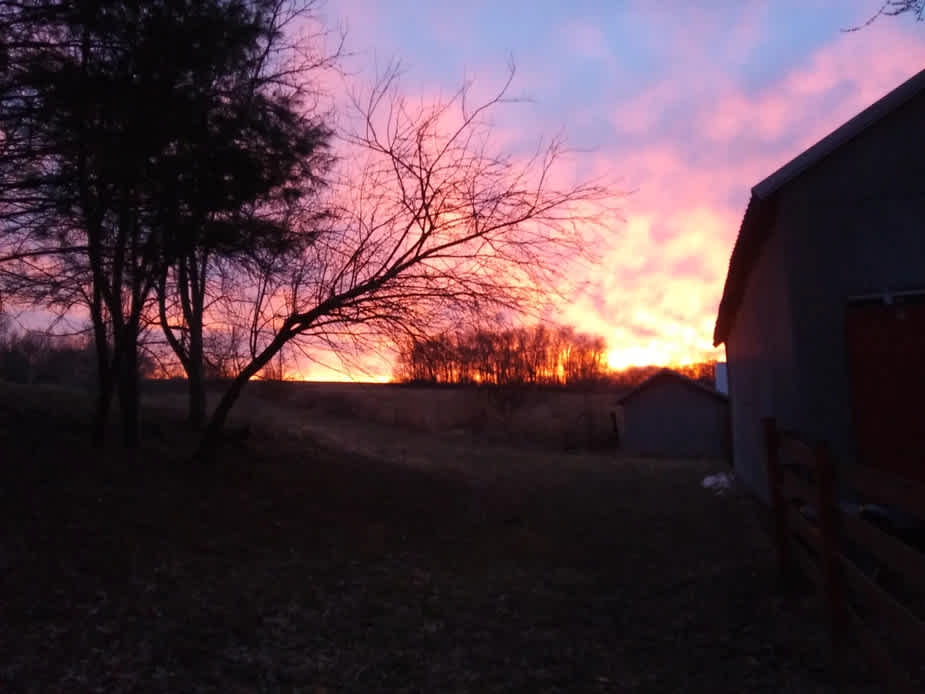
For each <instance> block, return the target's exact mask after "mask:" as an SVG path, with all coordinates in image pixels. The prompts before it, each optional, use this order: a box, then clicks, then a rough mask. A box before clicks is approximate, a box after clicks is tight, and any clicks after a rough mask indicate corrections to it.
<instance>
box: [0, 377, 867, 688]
mask: <svg viewBox="0 0 925 694" xmlns="http://www.w3.org/2000/svg"><path fill="white" fill-rule="evenodd" d="M0 394H2V399H0V446H2V449H0V450H2V451H3V454H2V464H0V466H2V476H0V494H2V497H0V625H2V626H0V690H2V691H4V692H6V691H10V692H20V691H36V692H54V691H74V692H85V691H101V692H130V691H131V692H149V691H154V692H156V691H210V692H252V691H266V692H297V691H298V692H339V691H354V692H377V691H383V692H384V691H409V692H411V691H423V692H436V691H458V692H465V691H471V692H491V691H589V692H624V691H625V692H686V691H690V692H700V691H713V692H736V693H738V692H835V691H875V690H874V689H870V690H868V689H864V688H863V687H861V686H857V685H855V684H854V683H853V682H852V683H848V682H842V683H841V684H838V683H836V682H835V681H834V680H833V678H832V676H831V674H830V671H829V669H828V667H827V665H826V663H827V658H828V656H827V655H826V653H827V650H826V639H825V633H824V631H823V629H822V627H821V626H820V625H821V623H822V621H821V620H820V619H819V616H820V615H819V614H818V612H817V610H816V608H815V607H814V606H813V605H814V603H813V602H812V601H811V600H809V599H804V600H802V601H798V600H788V601H782V600H781V599H780V598H778V597H776V595H775V594H774V593H773V585H774V567H773V563H772V556H771V552H770V547H769V544H768V540H767V538H766V537H765V536H764V534H763V532H762V531H761V530H760V529H759V527H758V524H757V521H756V517H755V515H754V512H753V510H752V509H751V508H750V507H749V506H748V505H747V503H746V502H745V501H743V500H741V499H739V498H737V497H736V496H734V495H727V496H722V497H717V496H714V495H713V494H712V493H711V492H709V491H707V490H705V489H703V488H702V487H701V486H700V481H701V479H702V478H703V476H704V475H705V474H708V473H709V472H713V471H715V470H716V467H715V466H713V465H709V464H704V463H691V462H683V463H682V462H673V461H649V462H638V461H637V462H632V461H620V460H616V459H614V458H613V457H608V456H603V455H598V456H592V455H573V456H566V457H563V461H565V464H568V461H571V467H570V468H569V469H562V466H561V465H560V466H558V467H557V468H556V470H555V471H554V470H553V468H552V467H550V466H549V465H548V464H545V465H544V464H542V461H541V460H540V459H539V454H537V455H538V458H537V461H538V465H537V470H538V473H537V474H527V473H526V472H524V468H523V466H513V467H512V468H511V472H510V474H505V473H504V472H503V471H504V469H505V468H504V462H505V461H504V459H503V456H501V453H499V454H498V455H499V459H498V460H497V461H496V463H497V468H496V469H498V470H501V471H502V472H501V473H500V474H495V475H494V476H493V482H492V483H491V484H487V483H486V482H484V481H480V480H483V478H480V477H479V476H478V475H474V476H466V475H464V474H462V473H460V472H459V470H458V469H457V468H458V466H457V468H453V469H443V468H441V467H440V466H439V465H435V466H434V467H433V468H432V469H429V470H422V469H420V468H417V467H413V466H403V465H401V464H396V463H382V462H377V461H374V460H369V459H364V458H361V457H357V456H356V455H346V454H338V453H337V452H334V451H331V450H323V449H320V448H318V447H317V446H316V445H313V444H311V443H310V442H309V441H307V440H305V439H302V440H300V439H299V438H297V437H295V436H284V435H281V434H277V435H275V436H273V437H272V438H271V437H270V436H269V435H268V434H267V433H266V432H264V433H261V432H259V431H258V432H255V434H254V435H253V436H252V437H251V438H250V439H249V440H248V441H247V442H246V444H244V445H242V446H235V447H230V448H229V449H228V450H227V451H226V452H225V453H224V454H223V456H222V462H221V464H220V468H219V469H218V471H217V472H216V473H215V474H214V475H210V474H206V473H205V471H201V470H200V471H198V472H196V473H193V472H190V470H189V467H188V466H186V465H185V463H184V455H185V453H186V452H187V451H188V450H190V448H191V446H192V440H185V439H184V438H183V437H182V435H180V434H175V433H173V432H175V431H178V430H180V426H179V425H178V424H176V423H174V422H172V420H171V419H170V417H169V416H167V415H164V416H161V417H160V418H157V419H155V420H153V421H151V420H149V421H148V423H147V424H146V425H145V431H144V433H145V434H146V436H145V438H146V439H147V440H149V441H151V442H152V443H150V444H149V446H148V447H147V448H146V449H143V450H142V451H140V452H139V453H138V455H137V460H134V461H129V460H121V459H117V456H116V455H115V454H113V455H112V456H111V457H109V458H108V459H106V460H103V461H99V462H94V459H93V457H92V456H91V454H90V453H89V451H88V449H87V448H85V446H84V441H85V439H86V438H87V436H86V434H85V432H84V430H83V421H84V419H85V418H84V417H83V416H82V415H81V414H79V411H78V410H77V409H76V407H75V406H74V401H73V399H70V400H69V399H68V397H66V396H64V395H61V396H54V397H52V396H49V394H48V393H45V394H43V395H42V396H41V397H34V396H33V395H34V394H33V395H30V394H28V393H27V392H26V391H20V390H17V391H11V390H9V389H8V388H6V387H4V388H2V389H0ZM49 413H51V414H49ZM175 424H176V426H175ZM460 445H462V444H460ZM500 450H501V449H499V451H500ZM435 463H439V461H435ZM210 477H211V479H210ZM857 677H858V675H857V674H856V673H855V674H849V675H848V676H847V679H849V680H854V679H856V678H857Z"/></svg>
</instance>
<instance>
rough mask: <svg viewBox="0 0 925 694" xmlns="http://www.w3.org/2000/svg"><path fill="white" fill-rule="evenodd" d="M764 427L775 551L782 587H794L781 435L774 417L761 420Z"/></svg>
mask: <svg viewBox="0 0 925 694" xmlns="http://www.w3.org/2000/svg"><path fill="white" fill-rule="evenodd" d="M761 423H762V425H763V426H764V442H765V448H766V449H767V459H766V461H765V465H766V468H767V476H768V493H769V494H770V497H771V515H772V517H773V521H774V549H775V551H776V553H777V568H778V570H779V572H780V582H781V587H782V588H784V589H789V588H791V587H792V586H793V560H792V557H791V554H790V537H789V535H790V533H789V530H788V528H787V505H786V503H785V502H784V493H783V490H782V489H781V472H780V434H779V432H778V431H777V421H776V420H775V419H774V417H765V418H763V419H762V420H761Z"/></svg>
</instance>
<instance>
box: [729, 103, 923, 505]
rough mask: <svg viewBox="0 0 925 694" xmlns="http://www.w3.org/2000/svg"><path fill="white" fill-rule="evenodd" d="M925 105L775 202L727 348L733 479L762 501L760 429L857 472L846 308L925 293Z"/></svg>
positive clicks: (828, 161) (817, 169)
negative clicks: (769, 423)
mask: <svg viewBox="0 0 925 694" xmlns="http://www.w3.org/2000/svg"><path fill="white" fill-rule="evenodd" d="M923 122H925V94H920V95H918V96H917V97H915V98H914V99H912V100H911V101H910V102H908V103H907V104H906V105H904V106H903V107H901V108H899V109H897V110H896V111H895V112H893V113H892V114H890V115H889V116H887V117H886V118H884V119H883V120H881V121H880V122H879V123H878V124H876V125H874V126H872V127H871V128H870V129H868V130H867V131H865V132H864V133H863V134H862V135H861V136H859V137H858V138H856V139H854V140H852V141H850V142H848V143H846V144H845V145H843V146H842V147H841V148H839V149H838V150H836V151H835V152H833V153H832V154H830V155H829V156H828V157H827V158H825V159H824V160H822V161H821V162H819V163H818V164H816V165H815V166H814V167H812V168H810V169H809V170H808V171H806V172H804V173H803V174H802V175H800V176H798V177H797V178H795V179H794V180H793V181H791V182H789V183H787V184H786V185H785V186H784V187H783V188H782V189H781V190H780V191H778V193H777V195H778V216H777V220H776V224H775V228H774V230H773V232H772V235H771V236H770V238H769V240H768V241H767V242H766V243H765V246H764V248H763V249H762V252H761V254H760V257H759V260H758V262H756V264H755V266H754V268H753V269H752V272H751V273H750V275H749V279H748V282H747V286H746V291H745V294H744V296H743V300H742V302H741V304H740V306H739V308H738V311H737V312H736V316H735V319H734V322H733V325H732V328H731V330H730V332H729V335H728V337H727V340H726V354H727V362H728V364H729V366H728V368H729V381H730V399H731V404H732V419H733V452H734V460H735V468H736V472H737V474H738V475H739V476H740V478H742V480H743V481H744V482H745V483H746V484H748V486H749V487H751V488H752V489H753V490H754V491H755V492H756V493H757V494H758V495H759V496H761V497H763V498H765V499H767V485H766V480H765V475H764V469H763V461H764V451H763V446H762V439H761V430H760V424H759V422H760V419H761V417H763V416H775V417H777V418H778V420H779V422H780V424H781V426H783V427H785V428H792V429H796V430H799V431H801V432H805V433H806V434H809V435H810V436H812V437H815V438H817V439H820V440H824V441H827V442H829V443H830V444H831V446H832V449H833V452H834V454H835V456H836V460H837V461H839V462H842V463H844V462H848V463H850V462H853V461H854V460H855V455H856V454H855V441H854V435H853V430H852V409H851V392H850V378H849V368H848V360H847V350H846V344H845V310H846V305H847V299H848V297H849V296H852V295H858V294H867V293H874V292H881V291H883V290H885V289H888V290H892V291H902V290H904V289H918V288H922V287H925V228H923V220H925V196H923V181H925V137H923V136H922V134H921V123H923Z"/></svg>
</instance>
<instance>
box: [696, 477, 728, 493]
mask: <svg viewBox="0 0 925 694" xmlns="http://www.w3.org/2000/svg"><path fill="white" fill-rule="evenodd" d="M734 484H735V475H734V474H733V473H731V472H721V473H719V474H717V475H707V476H706V477H704V478H703V482H701V483H700V485H701V486H702V487H704V488H705V489H709V490H711V491H714V492H716V493H717V494H722V493H723V492H725V491H726V490H728V489H732V486H733V485H734Z"/></svg>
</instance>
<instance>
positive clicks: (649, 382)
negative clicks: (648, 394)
mask: <svg viewBox="0 0 925 694" xmlns="http://www.w3.org/2000/svg"><path fill="white" fill-rule="evenodd" d="M666 378H667V379H669V380H674V381H678V382H680V383H681V384H682V385H684V386H687V387H689V388H693V389H695V390H697V391H699V392H701V393H704V394H705V395H709V396H711V397H714V398H718V399H720V400H722V401H723V402H728V401H729V397H728V396H727V395H726V394H725V393H720V392H719V391H718V390H715V389H713V388H710V387H709V386H705V385H703V384H702V383H701V382H700V381H695V380H693V379H692V378H688V377H687V376H685V375H683V374H679V373H678V372H677V371H672V370H671V369H662V370H661V371H657V372H656V373H654V374H652V375H651V376H649V377H648V378H647V379H646V380H644V381H643V382H642V383H640V384H639V385H637V386H636V387H635V388H633V389H632V390H631V391H629V392H627V393H624V394H623V395H622V396H620V397H619V398H617V404H618V405H623V404H625V403H626V401H627V400H630V399H632V398H634V397H636V396H637V395H639V393H641V392H642V391H644V390H646V389H648V388H650V387H652V386H653V385H654V384H655V382H656V381H663V380H665V379H666Z"/></svg>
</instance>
